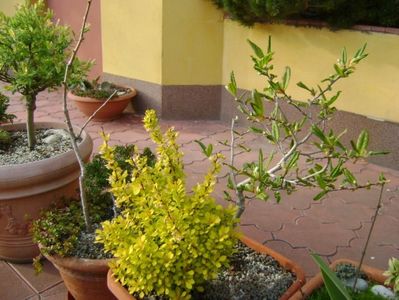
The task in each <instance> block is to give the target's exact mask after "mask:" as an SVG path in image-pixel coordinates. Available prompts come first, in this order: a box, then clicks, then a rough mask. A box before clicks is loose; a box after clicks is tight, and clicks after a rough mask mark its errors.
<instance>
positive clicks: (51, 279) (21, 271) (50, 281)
mask: <svg viewBox="0 0 399 300" xmlns="http://www.w3.org/2000/svg"><path fill="white" fill-rule="evenodd" d="M10 266H11V267H12V268H13V269H14V270H15V271H16V272H17V273H18V275H19V276H20V277H21V278H23V279H24V280H25V281H27V282H29V283H30V285H31V286H32V287H33V288H34V289H35V291H36V292H38V293H40V292H42V291H44V290H46V289H47V288H49V287H51V286H54V285H55V284H58V283H60V282H62V279H61V277H60V275H59V272H58V270H57V269H56V268H55V267H54V266H53V265H52V264H51V263H50V262H48V261H47V260H44V261H43V272H42V273H40V274H39V275H36V274H35V271H34V269H33V266H32V264H10Z"/></svg>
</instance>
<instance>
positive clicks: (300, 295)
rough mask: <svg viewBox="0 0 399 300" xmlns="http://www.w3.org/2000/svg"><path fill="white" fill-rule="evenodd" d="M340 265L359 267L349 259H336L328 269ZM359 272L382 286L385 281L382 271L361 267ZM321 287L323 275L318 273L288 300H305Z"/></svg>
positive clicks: (365, 266)
mask: <svg viewBox="0 0 399 300" xmlns="http://www.w3.org/2000/svg"><path fill="white" fill-rule="evenodd" d="M340 264H350V265H353V266H356V267H357V266H358V265H359V263H358V262H355V261H353V260H350V259H338V260H336V261H334V262H333V263H332V264H331V265H330V268H331V269H332V270H335V268H336V266H337V265H340ZM361 270H362V271H363V272H364V274H365V275H366V276H367V277H368V279H369V280H371V281H374V282H377V283H379V284H384V282H385V280H386V279H387V277H386V276H385V275H383V272H384V271H382V270H379V269H375V268H372V267H369V266H367V265H363V266H362V268H361ZM323 285H324V281H323V275H322V274H321V273H318V274H317V275H316V276H314V277H313V278H312V279H310V280H309V281H308V282H307V283H306V284H305V285H304V286H303V287H302V288H301V289H300V290H299V291H297V292H296V293H295V294H294V295H293V296H292V297H291V298H290V300H302V299H306V298H308V297H309V296H310V295H311V294H312V293H313V292H315V291H316V290H317V289H319V288H320V287H322V286H323Z"/></svg>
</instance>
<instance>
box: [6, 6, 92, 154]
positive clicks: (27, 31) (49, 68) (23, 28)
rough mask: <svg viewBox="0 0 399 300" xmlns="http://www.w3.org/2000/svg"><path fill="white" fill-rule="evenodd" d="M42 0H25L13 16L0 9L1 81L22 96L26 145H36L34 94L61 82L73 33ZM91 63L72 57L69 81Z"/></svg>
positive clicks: (78, 77) (81, 74)
mask: <svg viewBox="0 0 399 300" xmlns="http://www.w3.org/2000/svg"><path fill="white" fill-rule="evenodd" d="M53 16H54V15H53V12H52V11H51V10H49V9H46V6H45V4H44V2H43V0H39V1H37V2H36V3H31V1H26V3H25V4H23V5H20V6H19V7H18V9H17V11H16V12H15V14H14V15H13V16H11V17H10V16H6V15H4V14H3V13H0V81H3V82H5V83H7V84H8V85H7V86H6V88H7V89H8V90H10V91H11V92H12V93H16V92H18V93H20V94H21V95H22V96H23V100H24V102H25V106H26V111H27V132H28V145H29V147H30V148H31V149H33V148H34V146H35V136H34V112H35V110H36V99H37V95H38V94H39V93H40V92H42V91H44V90H46V89H52V88H56V87H59V86H61V84H62V82H63V80H64V72H65V63H66V62H67V60H68V57H69V55H70V53H71V48H70V45H71V43H72V41H73V34H72V31H71V29H70V28H69V27H67V26H61V25H59V24H58V23H54V22H53V21H52V19H53ZM90 66H91V63H89V62H83V61H79V60H74V62H73V66H72V72H70V74H69V76H68V77H67V82H68V84H74V83H77V82H80V81H82V79H83V78H84V77H85V76H86V73H87V72H88V70H89V68H90Z"/></svg>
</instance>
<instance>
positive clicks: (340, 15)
mask: <svg viewBox="0 0 399 300" xmlns="http://www.w3.org/2000/svg"><path fill="white" fill-rule="evenodd" d="M213 2H214V3H215V4H216V5H217V6H218V7H219V8H221V9H223V10H224V11H225V12H226V13H228V14H229V15H230V16H231V17H232V18H233V19H234V20H238V21H239V22H240V23H242V24H244V25H249V26H251V25H253V24H254V23H257V22H273V21H280V20H284V19H297V18H308V19H317V20H321V21H326V22H328V24H329V25H330V26H332V27H333V28H347V27H351V26H353V25H355V24H366V25H379V26H391V27H398V26H399V14H398V11H399V1H397V0H381V1H376V0H352V1H347V0H294V1H290V0H242V1H241V0H239V1H237V0H213Z"/></svg>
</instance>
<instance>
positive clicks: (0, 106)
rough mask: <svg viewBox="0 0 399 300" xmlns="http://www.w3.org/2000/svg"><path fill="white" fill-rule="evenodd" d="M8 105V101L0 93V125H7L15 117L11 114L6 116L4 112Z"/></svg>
mask: <svg viewBox="0 0 399 300" xmlns="http://www.w3.org/2000/svg"><path fill="white" fill-rule="evenodd" d="M9 105H10V99H9V98H8V97H7V96H5V95H3V94H2V93H0V124H1V123H3V122H4V123H7V122H12V120H13V119H15V115H12V114H7V112H6V110H7V108H8V106H9Z"/></svg>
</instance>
